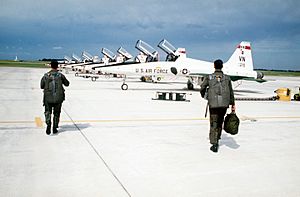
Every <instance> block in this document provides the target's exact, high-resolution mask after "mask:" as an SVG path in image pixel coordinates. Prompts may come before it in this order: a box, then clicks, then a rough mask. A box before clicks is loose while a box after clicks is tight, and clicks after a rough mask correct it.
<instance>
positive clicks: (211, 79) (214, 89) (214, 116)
mask: <svg viewBox="0 0 300 197" xmlns="http://www.w3.org/2000/svg"><path fill="white" fill-rule="evenodd" d="M214 68H215V72H214V73H213V74H210V75H208V76H206V77H205V79H204V81H203V83H202V84H201V88H200V93H201V96H202V97H203V98H204V97H206V98H207V100H208V106H209V113H210V117H209V120H210V131H209V141H210V143H211V144H212V146H211V147H210V150H211V151H213V152H218V149H219V139H220V138H221V133H222V125H223V122H224V116H225V114H226V111H227V108H228V107H229V105H231V111H232V112H234V111H235V103H234V94H233V90H232V84H231V80H230V77H229V76H227V75H225V74H224V73H223V72H222V68H223V61H222V60H216V61H215V62H214ZM206 94H207V95H206Z"/></svg>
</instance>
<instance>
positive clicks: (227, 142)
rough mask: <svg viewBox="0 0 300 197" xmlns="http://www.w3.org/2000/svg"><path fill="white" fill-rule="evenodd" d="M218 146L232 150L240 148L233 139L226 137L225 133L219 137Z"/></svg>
mask: <svg viewBox="0 0 300 197" xmlns="http://www.w3.org/2000/svg"><path fill="white" fill-rule="evenodd" d="M219 145H220V146H223V145H225V146H227V147H229V148H232V149H238V148H239V147H240V145H239V144H237V142H236V141H235V139H234V138H233V137H231V136H229V135H227V134H226V133H223V134H222V136H221V140H220V144H219Z"/></svg>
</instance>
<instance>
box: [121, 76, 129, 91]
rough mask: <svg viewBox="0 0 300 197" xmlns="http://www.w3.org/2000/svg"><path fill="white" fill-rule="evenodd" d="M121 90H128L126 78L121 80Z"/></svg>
mask: <svg viewBox="0 0 300 197" xmlns="http://www.w3.org/2000/svg"><path fill="white" fill-rule="evenodd" d="M121 89H122V90H128V85H127V84H126V76H125V77H124V79H123V84H122V85H121Z"/></svg>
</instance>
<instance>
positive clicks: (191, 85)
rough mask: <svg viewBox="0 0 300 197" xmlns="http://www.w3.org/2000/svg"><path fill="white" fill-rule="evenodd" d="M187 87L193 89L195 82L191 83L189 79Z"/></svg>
mask: <svg viewBox="0 0 300 197" xmlns="http://www.w3.org/2000/svg"><path fill="white" fill-rule="evenodd" d="M187 89H188V90H193V89H194V84H193V83H191V82H190V81H188V83H187Z"/></svg>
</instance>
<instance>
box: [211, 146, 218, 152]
mask: <svg viewBox="0 0 300 197" xmlns="http://www.w3.org/2000/svg"><path fill="white" fill-rule="evenodd" d="M218 149H219V144H213V145H212V146H211V147H210V150H211V151H212V152H214V153H217V152H218Z"/></svg>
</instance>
